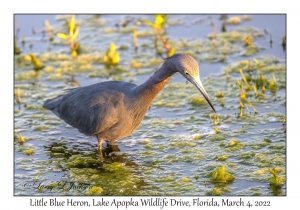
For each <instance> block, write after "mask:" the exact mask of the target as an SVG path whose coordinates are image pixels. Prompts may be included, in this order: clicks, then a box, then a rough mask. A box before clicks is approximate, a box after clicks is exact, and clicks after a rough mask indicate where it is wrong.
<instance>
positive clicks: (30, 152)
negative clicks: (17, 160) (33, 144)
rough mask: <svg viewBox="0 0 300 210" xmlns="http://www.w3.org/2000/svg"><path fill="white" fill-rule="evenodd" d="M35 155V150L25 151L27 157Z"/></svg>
mask: <svg viewBox="0 0 300 210" xmlns="http://www.w3.org/2000/svg"><path fill="white" fill-rule="evenodd" d="M33 153H34V149H28V150H25V151H24V154H25V155H33Z"/></svg>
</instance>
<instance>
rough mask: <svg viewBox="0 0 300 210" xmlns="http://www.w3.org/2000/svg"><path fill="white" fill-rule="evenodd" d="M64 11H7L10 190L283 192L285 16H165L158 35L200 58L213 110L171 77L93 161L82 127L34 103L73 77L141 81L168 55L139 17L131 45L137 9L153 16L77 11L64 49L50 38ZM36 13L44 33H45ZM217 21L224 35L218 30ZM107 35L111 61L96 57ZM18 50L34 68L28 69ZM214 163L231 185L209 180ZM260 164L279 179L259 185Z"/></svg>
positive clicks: (264, 177)
mask: <svg viewBox="0 0 300 210" xmlns="http://www.w3.org/2000/svg"><path fill="white" fill-rule="evenodd" d="M70 17H71V16H63V15H59V16H55V15H16V16H15V21H16V22H17V24H16V26H17V27H16V32H15V35H16V44H17V47H19V48H20V50H21V53H20V54H19V55H15V64H14V75H15V78H14V82H15V84H14V86H15V99H16V100H15V107H14V130H15V132H16V134H17V135H16V136H15V138H14V141H15V143H14V149H15V150H14V157H15V158H14V159H15V167H14V175H15V179H14V182H15V189H14V193H15V195H285V194H286V189H285V182H286V180H285V179H286V132H285V126H284V124H283V122H284V121H285V115H286V64H285V63H286V60H285V58H286V57H285V50H284V48H283V46H282V36H285V34H286V31H285V28H286V27H285V16H284V15H251V16H238V17H234V16H233V15H229V17H228V19H227V20H220V19H219V17H220V15H170V19H169V20H168V22H167V25H166V28H165V29H164V31H165V32H166V34H165V37H166V38H167V40H168V43H169V45H170V46H172V47H173V48H174V49H176V52H181V53H188V54H190V55H192V56H193V57H194V58H195V59H196V60H197V61H198V62H199V64H200V75H201V80H202V84H203V86H204V87H205V89H206V91H207V93H208V94H209V96H210V98H211V100H212V103H213V104H214V106H215V108H216V111H217V117H216V118H215V116H214V114H213V112H212V110H211V108H210V107H209V105H208V104H207V103H206V102H205V101H204V99H203V98H202V96H201V95H200V93H199V92H198V90H197V89H196V88H195V87H194V86H193V85H192V84H190V83H186V81H185V79H184V78H183V77H182V76H181V75H179V74H176V75H174V76H173V77H172V79H171V80H170V82H169V83H168V84H167V85H166V87H165V88H164V89H163V90H162V92H161V93H160V94H159V95H158V97H157V98H156V99H155V100H154V102H153V104H152V106H151V109H150V110H149V111H148V112H147V114H146V116H145V119H144V120H143V122H142V124H141V126H140V127H139V128H138V129H137V130H136V131H135V132H134V133H133V134H132V135H131V136H128V137H127V138H124V139H122V140H120V141H117V145H118V148H117V147H114V148H112V150H113V151H114V152H110V151H108V149H107V150H106V151H105V154H106V155H107V156H106V157H105V161H104V162H101V161H100V160H99V158H98V150H97V139H96V138H95V137H87V136H84V135H83V134H81V133H79V132H78V131H77V129H74V128H72V127H70V126H69V125H67V124H66V123H65V122H64V121H62V120H60V119H59V118H57V117H56V116H55V115H54V114H52V113H51V112H50V111H48V110H46V109H43V108H42V104H43V102H44V101H45V100H46V99H48V98H52V97H55V96H57V95H60V94H62V93H63V92H64V90H65V89H67V88H72V87H77V85H78V83H79V84H80V85H81V86H86V85H90V84H94V83H97V82H102V81H107V80H122V81H127V82H129V81H132V82H133V83H135V84H141V83H143V82H144V81H145V80H146V79H147V78H148V77H149V76H150V75H152V74H153V73H154V72H155V71H156V70H157V69H158V68H159V66H160V65H161V63H162V62H163V61H162V58H161V57H160V56H159V54H161V55H162V57H167V54H166V52H165V49H164V47H163V45H162V44H161V42H160V41H158V46H157V48H155V47H154V35H153V30H152V28H151V27H149V26H146V25H144V24H141V25H139V26H138V27H137V38H138V46H139V47H138V50H137V52H135V49H134V46H133V35H132V30H133V28H134V27H135V23H136V22H138V19H139V18H143V19H147V20H151V21H154V19H155V15H101V16H97V15H77V16H76V23H77V25H78V26H80V30H79V33H78V36H77V40H78V42H79V43H80V45H81V52H80V53H79V54H78V55H77V57H76V58H72V56H71V52H70V45H69V43H68V41H67V40H65V39H61V38H59V37H57V36H56V33H66V34H67V33H68V26H67V24H66V23H67V22H68V21H67V20H70ZM234 18H236V19H234ZM45 20H48V21H49V23H50V27H51V30H52V32H53V34H54V35H53V41H52V42H50V41H49V35H48V33H47V31H46V27H45V26H44V25H45ZM126 20H128V21H126ZM223 21H226V22H227V23H228V24H226V32H222V31H221V28H222V23H223ZM125 22H128V23H127V25H126V26H125V27H123V26H122V24H123V25H124V23H125ZM116 23H118V24H119V25H120V26H119V27H117V26H116ZM214 25H215V27H214ZM17 28H19V30H17ZM42 30H44V32H42ZM270 38H271V39H272V43H270ZM110 43H114V44H115V46H116V47H117V48H116V49H117V51H118V53H119V57H120V60H119V64H118V66H111V67H110V68H107V67H106V65H105V64H104V63H103V58H104V56H105V54H106V51H107V49H108V48H109V46H110ZM29 53H34V54H35V56H36V58H37V59H38V60H39V61H40V62H42V63H43V65H44V68H43V69H41V70H34V67H33V64H32V58H31V57H30V56H29ZM240 70H241V71H242V72H243V74H241V72H240ZM73 76H74V77H73ZM72 77H73V78H74V79H75V80H74V79H73V80H72ZM243 77H244V78H243ZM18 88H19V93H20V94H19V98H20V101H19V102H21V103H18V99H17V98H18ZM256 111H257V112H256ZM18 134H21V135H22V136H23V137H24V138H25V142H24V143H20V141H21V140H20V137H19V136H18ZM119 150H120V151H119ZM221 166H226V171H227V172H228V173H229V174H231V175H232V176H234V178H235V179H234V181H233V182H230V183H229V182H228V183H223V182H214V181H212V178H211V174H212V172H214V171H216V170H217V169H218V168H220V167H221ZM270 169H272V170H274V171H275V172H276V174H277V175H278V176H279V177H280V179H281V181H282V183H283V184H282V185H281V186H279V187H278V186H276V187H274V186H272V185H271V186H270V184H269V183H270V178H272V177H273V175H272V174H271V173H270ZM83 185H84V186H85V187H83ZM76 186H77V187H76ZM80 186H81V187H80ZM86 186H88V187H86Z"/></svg>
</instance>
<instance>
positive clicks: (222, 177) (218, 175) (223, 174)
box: [209, 165, 235, 183]
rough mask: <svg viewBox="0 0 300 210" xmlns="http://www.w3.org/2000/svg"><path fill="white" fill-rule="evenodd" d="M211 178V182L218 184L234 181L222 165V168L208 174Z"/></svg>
mask: <svg viewBox="0 0 300 210" xmlns="http://www.w3.org/2000/svg"><path fill="white" fill-rule="evenodd" d="M209 176H210V177H211V180H212V182H216V183H218V182H220V183H231V182H233V181H234V179H235V178H234V176H232V175H231V174H230V173H228V172H227V171H226V166H225V165H223V166H222V167H220V168H218V169H216V170H215V171H214V172H212V173H211V174H209Z"/></svg>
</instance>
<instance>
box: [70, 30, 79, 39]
mask: <svg viewBox="0 0 300 210" xmlns="http://www.w3.org/2000/svg"><path fill="white" fill-rule="evenodd" d="M78 32H79V27H77V28H76V30H75V32H74V34H73V35H72V36H71V40H74V39H75V38H76V36H77V35H78Z"/></svg>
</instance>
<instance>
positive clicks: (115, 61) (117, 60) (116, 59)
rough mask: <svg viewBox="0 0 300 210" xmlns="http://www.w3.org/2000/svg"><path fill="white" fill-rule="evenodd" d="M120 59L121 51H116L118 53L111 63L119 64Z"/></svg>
mask: <svg viewBox="0 0 300 210" xmlns="http://www.w3.org/2000/svg"><path fill="white" fill-rule="evenodd" d="M119 59H120V57H119V53H118V52H116V53H115V54H114V57H113V59H112V61H111V63H112V64H113V65H118V63H119Z"/></svg>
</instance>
